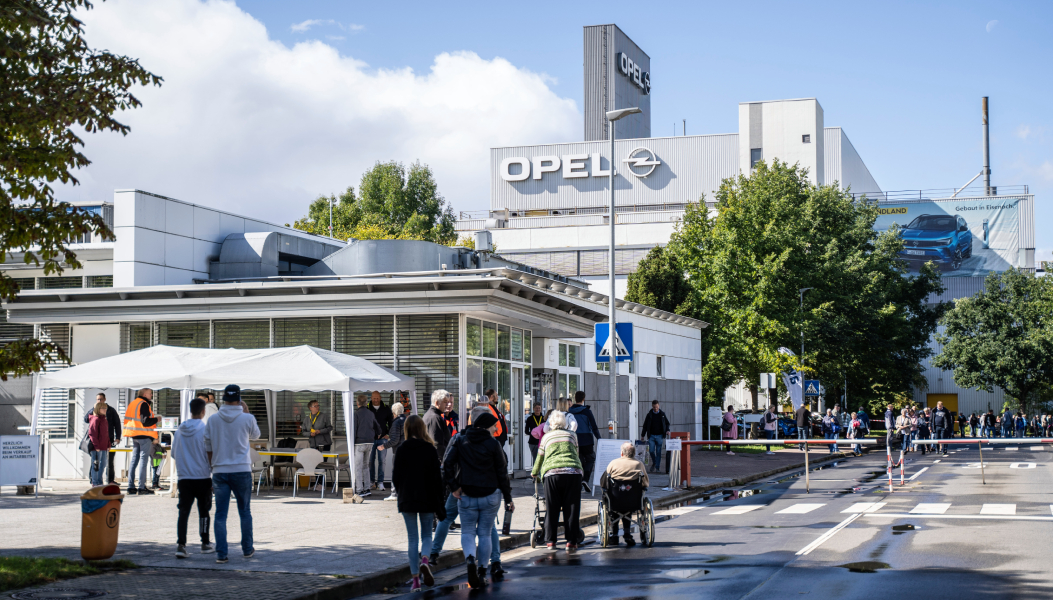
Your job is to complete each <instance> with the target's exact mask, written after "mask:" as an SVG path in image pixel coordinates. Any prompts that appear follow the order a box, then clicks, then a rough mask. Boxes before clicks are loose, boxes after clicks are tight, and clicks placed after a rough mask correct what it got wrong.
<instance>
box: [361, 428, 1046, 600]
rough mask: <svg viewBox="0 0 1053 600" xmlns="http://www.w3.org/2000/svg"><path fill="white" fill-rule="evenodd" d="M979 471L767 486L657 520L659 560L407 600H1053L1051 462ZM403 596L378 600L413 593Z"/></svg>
mask: <svg viewBox="0 0 1053 600" xmlns="http://www.w3.org/2000/svg"><path fill="white" fill-rule="evenodd" d="M983 457H984V459H985V469H984V474H985V475H986V480H987V483H986V484H983V483H982V482H981V470H980V469H979V460H980V458H979V453H978V451H977V450H976V447H975V446H973V447H972V448H971V449H961V450H958V451H953V450H952V451H951V453H950V455H949V456H947V457H940V456H933V455H931V454H930V455H928V456H921V455H920V454H918V453H913V454H910V455H908V459H907V463H906V477H905V479H906V483H905V485H902V486H901V485H899V484H898V482H899V471H898V469H897V470H896V478H895V482H896V485H895V486H894V492H893V493H892V494H889V493H888V480H887V477H886V476H885V456H884V455H876V456H868V457H864V458H861V459H854V460H848V461H844V462H841V463H839V464H837V465H836V466H828V467H826V468H823V469H822V470H818V471H813V473H812V475H811V493H805V482H804V479H803V477H800V476H796V477H795V476H782V477H781V478H772V479H770V480H767V481H765V482H762V483H758V484H753V485H751V486H750V487H749V488H748V489H742V490H739V493H736V494H729V495H726V496H725V495H717V496H715V497H712V498H709V499H708V500H701V501H698V502H696V503H693V504H691V505H689V506H683V507H679V508H673V509H671V510H667V511H660V512H659V515H660V517H661V518H663V519H664V520H663V521H662V522H660V523H659V525H658V528H657V536H656V538H657V539H656V543H655V545H654V547H653V548H644V547H642V546H641V545H637V546H636V547H634V548H631V549H629V548H626V547H625V546H624V545H621V546H619V547H616V548H608V549H603V548H600V547H599V545H598V544H596V543H591V544H588V545H586V546H584V547H583V548H582V549H580V550H578V551H577V552H573V553H567V552H566V551H565V550H558V551H555V552H551V551H547V550H530V549H525V550H518V551H514V552H512V553H509V554H506V556H504V557H503V558H504V564H505V568H506V569H507V571H508V573H507V574H506V576H505V578H504V580H503V581H500V582H493V583H491V584H490V585H489V586H488V587H487V588H486V589H485V590H481V591H471V590H469V589H466V588H467V586H466V584H465V581H466V580H465V578H464V568H463V567H456V568H454V569H450V570H447V571H445V572H443V573H440V574H439V577H438V582H437V584H436V586H435V587H434V588H432V589H430V590H425V591H424V592H423V593H422V594H412V595H406V597H412V598H444V599H445V598H450V599H460V598H480V597H483V596H493V597H500V598H522V599H524V600H539V599H548V598H574V600H587V599H591V598H616V599H630V598H632V599H644V598H709V597H712V598H750V599H757V598H766V599H767V598H772V599H777V598H802V597H807V598H838V599H850V598H860V599H864V598H865V599H866V600H873V599H874V598H883V597H894V598H924V600H938V599H943V598H948V599H954V600H963V599H966V598H984V597H992V598H993V597H997V598H1000V599H1009V598H1050V597H1053V567H1051V565H1050V553H1051V551H1053V540H1051V533H1053V453H1051V448H1050V447H1049V446H1044V447H1041V448H1039V447H1033V446H1032V445H1031V444H1027V443H1023V444H1021V445H1020V446H1019V448H1018V449H1012V448H1006V449H996V450H989V449H985V450H984V453H983ZM922 469H924V470H922ZM911 477H913V479H911ZM585 501H586V502H589V501H591V500H585ZM587 532H589V533H590V534H592V535H593V536H594V535H595V528H590V529H589V530H587ZM593 539H594V537H593ZM397 592H398V593H395V594H391V595H378V596H375V598H392V597H398V596H400V595H403V594H406V592H408V588H400V589H399V590H397Z"/></svg>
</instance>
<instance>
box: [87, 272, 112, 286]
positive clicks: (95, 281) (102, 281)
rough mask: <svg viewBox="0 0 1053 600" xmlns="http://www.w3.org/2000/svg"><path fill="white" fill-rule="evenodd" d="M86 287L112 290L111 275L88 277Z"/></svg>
mask: <svg viewBox="0 0 1053 600" xmlns="http://www.w3.org/2000/svg"><path fill="white" fill-rule="evenodd" d="M88 287H90V288H112V287H113V275H88Z"/></svg>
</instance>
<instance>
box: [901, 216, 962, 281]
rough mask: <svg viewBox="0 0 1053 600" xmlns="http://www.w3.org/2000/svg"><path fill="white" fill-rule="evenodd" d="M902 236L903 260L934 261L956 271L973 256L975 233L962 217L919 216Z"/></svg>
mask: <svg viewBox="0 0 1053 600" xmlns="http://www.w3.org/2000/svg"><path fill="white" fill-rule="evenodd" d="M900 233H901V235H902V236H903V250H901V251H900V254H899V255H900V258H904V259H906V260H909V261H911V262H928V261H930V260H931V261H933V262H935V263H938V264H941V265H946V266H949V267H950V270H952V271H956V270H958V268H960V267H961V266H962V261H963V260H965V259H966V258H969V257H970V256H972V255H973V234H972V232H970V231H969V225H968V224H967V223H966V222H965V219H963V218H962V217H960V216H955V215H920V216H918V217H917V218H915V219H914V220H913V221H911V222H910V224H909V225H907V226H906V227H904V228H903V230H902V231H901V232H900Z"/></svg>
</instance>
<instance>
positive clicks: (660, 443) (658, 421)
mask: <svg viewBox="0 0 1053 600" xmlns="http://www.w3.org/2000/svg"><path fill="white" fill-rule="evenodd" d="M667 433H669V419H668V418H666V416H665V412H663V411H662V408H661V405H660V404H659V403H658V401H657V400H652V401H651V410H650V411H648V413H647V416H646V417H644V420H643V428H642V429H641V430H640V439H641V440H647V451H648V453H650V455H651V471H652V472H654V473H657V472H659V471H660V470H661V469H662V450H663V449H664V448H665V436H666V434H667Z"/></svg>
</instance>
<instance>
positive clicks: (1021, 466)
mask: <svg viewBox="0 0 1053 600" xmlns="http://www.w3.org/2000/svg"><path fill="white" fill-rule="evenodd" d="M1009 468H1010V469H1034V468H1035V463H1013V464H1011V465H1009Z"/></svg>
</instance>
